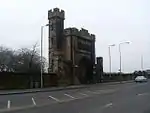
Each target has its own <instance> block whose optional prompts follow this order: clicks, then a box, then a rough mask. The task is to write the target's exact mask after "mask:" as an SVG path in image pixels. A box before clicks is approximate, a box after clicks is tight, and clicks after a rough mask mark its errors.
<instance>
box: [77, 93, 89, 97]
mask: <svg viewBox="0 0 150 113" xmlns="http://www.w3.org/2000/svg"><path fill="white" fill-rule="evenodd" d="M79 94H80V95H83V96H88V95H87V94H85V93H79Z"/></svg>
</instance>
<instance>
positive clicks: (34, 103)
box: [32, 97, 36, 106]
mask: <svg viewBox="0 0 150 113" xmlns="http://www.w3.org/2000/svg"><path fill="white" fill-rule="evenodd" d="M32 102H33V105H35V106H36V102H35V100H34V98H33V97H32Z"/></svg>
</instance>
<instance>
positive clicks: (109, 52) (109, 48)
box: [108, 44, 115, 77]
mask: <svg viewBox="0 0 150 113" xmlns="http://www.w3.org/2000/svg"><path fill="white" fill-rule="evenodd" d="M113 46H115V44H112V45H109V46H108V54H109V73H110V77H111V47H113Z"/></svg>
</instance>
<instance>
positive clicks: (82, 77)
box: [77, 57, 93, 84]
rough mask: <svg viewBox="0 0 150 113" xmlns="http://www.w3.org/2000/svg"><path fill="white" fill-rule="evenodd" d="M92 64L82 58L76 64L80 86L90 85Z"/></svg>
mask: <svg viewBox="0 0 150 113" xmlns="http://www.w3.org/2000/svg"><path fill="white" fill-rule="evenodd" d="M92 72H93V70H92V63H91V61H90V59H88V58H86V57H83V58H82V59H81V60H80V61H79V64H78V74H77V76H78V79H79V81H80V83H81V84H86V83H90V82H91V81H92Z"/></svg>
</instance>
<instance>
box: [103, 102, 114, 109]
mask: <svg viewBox="0 0 150 113" xmlns="http://www.w3.org/2000/svg"><path fill="white" fill-rule="evenodd" d="M112 105H113V104H112V103H109V104H106V105H105V106H104V107H106V108H107V107H110V106H112Z"/></svg>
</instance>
